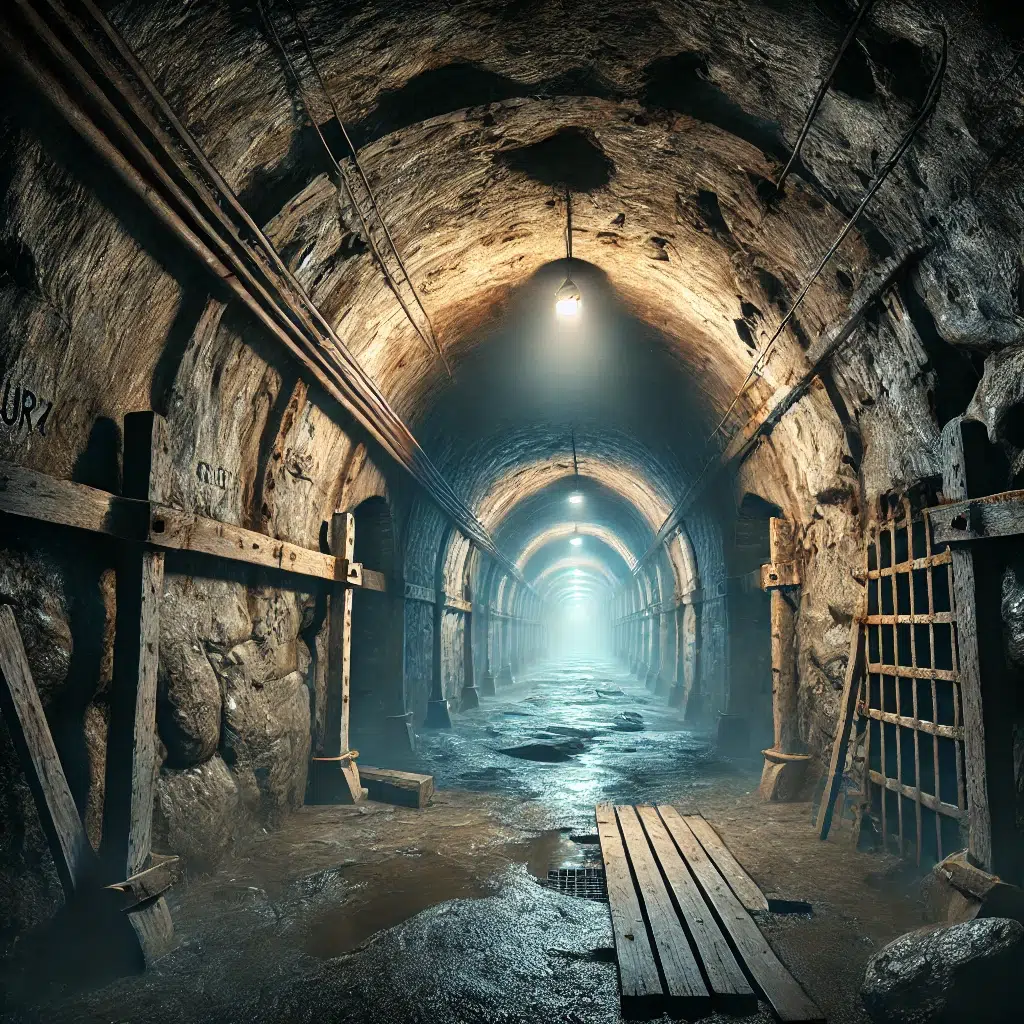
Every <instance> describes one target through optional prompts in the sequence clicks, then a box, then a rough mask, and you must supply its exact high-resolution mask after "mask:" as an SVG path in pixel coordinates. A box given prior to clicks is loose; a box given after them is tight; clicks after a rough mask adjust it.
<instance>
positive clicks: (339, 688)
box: [317, 512, 356, 757]
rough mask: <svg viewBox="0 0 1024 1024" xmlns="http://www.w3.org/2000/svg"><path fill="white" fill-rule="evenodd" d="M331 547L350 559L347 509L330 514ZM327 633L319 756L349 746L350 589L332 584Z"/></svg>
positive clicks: (352, 537)
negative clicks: (325, 683) (322, 735)
mask: <svg viewBox="0 0 1024 1024" xmlns="http://www.w3.org/2000/svg"><path fill="white" fill-rule="evenodd" d="M330 541H331V550H332V552H333V553H334V555H335V557H336V558H339V559H341V560H342V561H346V562H351V561H352V557H353V554H354V553H355V543H356V520H355V516H353V515H352V513H351V512H336V513H335V514H334V515H333V516H332V517H331V533H330ZM328 601H329V609H328V634H327V713H326V724H325V727H324V740H323V746H322V747H321V749H320V750H319V751H318V752H317V753H318V755H319V756H321V757H338V756H339V755H340V754H341V753H343V752H344V751H347V750H348V749H349V742H348V733H349V687H350V681H351V670H352V590H351V589H350V588H349V587H345V586H336V587H335V588H334V590H333V591H332V592H331V595H330V597H329V598H328Z"/></svg>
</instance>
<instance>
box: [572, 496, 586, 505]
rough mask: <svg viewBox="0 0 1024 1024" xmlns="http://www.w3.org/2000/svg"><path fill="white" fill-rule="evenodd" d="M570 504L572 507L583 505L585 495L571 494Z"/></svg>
mask: <svg viewBox="0 0 1024 1024" xmlns="http://www.w3.org/2000/svg"><path fill="white" fill-rule="evenodd" d="M569 504H570V505H582V504H583V495H582V494H570V495H569Z"/></svg>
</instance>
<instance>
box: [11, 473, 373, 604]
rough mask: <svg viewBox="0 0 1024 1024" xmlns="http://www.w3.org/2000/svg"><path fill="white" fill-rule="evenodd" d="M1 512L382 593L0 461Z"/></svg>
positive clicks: (285, 552) (304, 560) (251, 540)
mask: <svg viewBox="0 0 1024 1024" xmlns="http://www.w3.org/2000/svg"><path fill="white" fill-rule="evenodd" d="M0 512H6V513H8V514H9V515H14V516H20V517H22V518H26V519H35V520H38V521H40V522H44V523H52V524H54V525H56V526H68V527H72V528H74V529H79V530H88V531H89V532H91V533H100V534H104V535H106V536H108V537H116V538H118V539H119V540H126V541H133V542H135V543H141V544H152V545H153V546H154V547H158V548H165V549H169V550H173V551H191V552H194V553H195V554H200V555H208V556H210V557H213V558H223V559H227V560H228V561H232V562H244V563H245V564H247V565H255V566H259V567H260V568H264V569H280V570H283V571H285V572H291V573H296V574H297V575H300V576H312V577H314V578H315V579H322V580H330V581H331V582H335V583H337V582H344V583H347V584H348V585H349V586H353V587H362V588H364V589H366V590H376V591H386V590H387V579H386V577H385V575H384V573H381V572H375V571H374V570H372V569H363V567H362V566H361V565H359V563H358V562H351V563H347V564H346V563H345V562H344V560H343V559H336V558H335V557H334V556H333V555H325V554H323V553H321V552H319V551H313V550H311V549H309V548H304V547H300V546H299V545H297V544H291V543H290V542H288V541H286V540H275V539H274V538H273V537H268V536H266V535H265V534H262V533H256V532H255V531H254V530H247V529H245V528H244V527H241V526H232V525H231V524H230V523H222V522H219V521H218V520H216V519H209V518H207V517H206V516H199V515H195V514H194V513H191V512H184V511H182V510H181V509H178V508H174V507H173V506H171V505H164V504H161V503H159V502H150V501H140V500H137V499H135V498H124V497H122V496H120V495H118V494H111V493H109V492H108V491H102V490H99V489H98V488H96V487H89V486H88V485H87V484H78V483H74V482H73V481H71V480H58V479H56V478H55V477H52V476H48V475H47V474H46V473H39V472H37V471H36V470H32V469H25V468H24V467H23V466H16V465H14V464H13V463H10V462H4V461H3V460H0Z"/></svg>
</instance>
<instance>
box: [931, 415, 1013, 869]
mask: <svg viewBox="0 0 1024 1024" xmlns="http://www.w3.org/2000/svg"><path fill="white" fill-rule="evenodd" d="M990 461H991V451H990V446H989V443H988V434H987V431H986V428H985V425H984V424H983V423H978V422H976V421H973V420H967V419H964V418H963V417H961V416H958V417H956V418H955V419H953V420H951V421H950V422H949V423H947V424H946V426H945V427H944V428H943V430H942V463H943V466H942V491H943V496H944V497H945V498H946V499H948V500H951V501H957V502H962V501H964V500H965V499H975V498H978V497H981V496H983V494H984V493H985V492H986V491H987V490H989V489H990V485H991V480H990V479H988V466H989V464H990ZM996 543H997V542H996V541H989V542H987V547H986V551H985V554H984V557H981V556H980V555H979V556H978V557H976V556H975V552H974V551H973V550H972V548H971V546H970V545H966V544H956V545H954V546H953V548H952V566H951V568H952V574H953V580H952V583H953V586H952V590H953V609H954V611H955V613H956V637H957V654H958V660H959V669H960V702H961V706H962V709H963V721H964V767H965V770H966V774H967V780H966V781H967V809H968V822H969V844H968V850H969V853H970V856H971V858H972V860H973V861H974V863H975V864H977V865H978V866H979V867H981V868H983V869H984V870H985V871H989V872H992V873H993V874H998V875H1001V876H1003V877H1004V878H1007V879H1009V880H1011V881H1014V882H1016V881H1017V880H1018V878H1019V870H1020V860H1019V855H1018V853H1017V847H1018V845H1019V840H1018V837H1017V831H1016V820H1015V819H1016V792H1015V786H1014V777H1015V776H1014V761H1013V734H1012V722H1013V698H1012V694H1011V693H1010V692H1009V680H1008V679H1007V673H1006V661H1005V655H1004V653H1003V632H1002V613H1001V610H1000V597H1001V586H1002V579H1001V577H1002V565H1003V559H1002V557H1001V555H1002V552H1001V550H1000V549H998V548H996V547H995V545H996Z"/></svg>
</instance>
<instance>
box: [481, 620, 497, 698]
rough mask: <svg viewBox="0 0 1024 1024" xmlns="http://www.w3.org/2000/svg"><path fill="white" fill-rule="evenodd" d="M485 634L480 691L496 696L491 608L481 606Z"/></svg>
mask: <svg viewBox="0 0 1024 1024" xmlns="http://www.w3.org/2000/svg"><path fill="white" fill-rule="evenodd" d="M480 615H481V616H482V618H483V634H484V671H483V675H481V677H480V686H479V690H480V693H481V694H482V695H483V696H484V697H493V696H494V671H493V669H492V668H491V609H490V608H488V607H486V606H481V608H480Z"/></svg>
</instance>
